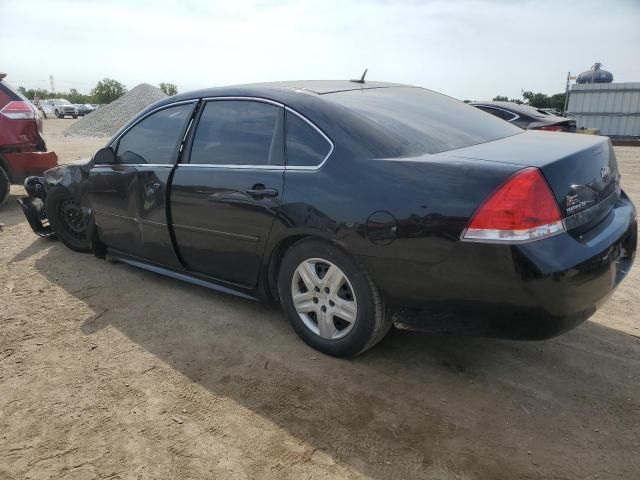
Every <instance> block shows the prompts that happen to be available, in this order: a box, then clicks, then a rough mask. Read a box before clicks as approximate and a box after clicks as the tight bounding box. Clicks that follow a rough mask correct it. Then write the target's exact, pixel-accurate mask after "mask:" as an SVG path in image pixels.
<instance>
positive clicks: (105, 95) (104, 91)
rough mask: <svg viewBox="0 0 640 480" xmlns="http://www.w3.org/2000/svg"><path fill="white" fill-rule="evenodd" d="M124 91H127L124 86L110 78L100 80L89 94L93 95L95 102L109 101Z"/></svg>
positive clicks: (118, 96) (115, 98)
mask: <svg viewBox="0 0 640 480" xmlns="http://www.w3.org/2000/svg"><path fill="white" fill-rule="evenodd" d="M125 93H127V89H126V88H125V86H124V85H123V84H122V83H120V82H118V81H117V80H113V79H111V78H105V79H102V80H100V81H99V82H98V84H97V85H96V86H95V88H94V89H93V90H91V95H93V96H94V97H95V99H96V102H97V103H111V102H113V101H114V100H117V99H118V98H120V97H121V96H122V95H124V94H125Z"/></svg>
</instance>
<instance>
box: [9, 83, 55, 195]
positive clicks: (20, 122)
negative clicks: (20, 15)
mask: <svg viewBox="0 0 640 480" xmlns="http://www.w3.org/2000/svg"><path fill="white" fill-rule="evenodd" d="M5 77H6V74H5V73H0V205H1V204H2V203H4V202H5V201H6V199H7V197H8V196H9V188H10V185H11V184H12V183H14V184H20V183H22V182H24V179H25V178H26V177H28V176H30V175H42V173H43V172H44V171H46V170H48V169H50V168H51V167H54V166H56V165H57V164H58V158H57V157H56V154H55V153H53V152H47V147H46V144H45V141H44V137H43V134H42V120H41V119H40V116H39V115H38V113H37V111H36V109H35V108H34V107H33V106H32V105H31V103H30V102H29V100H27V99H26V98H25V97H24V96H23V95H22V94H21V93H20V92H19V91H18V90H16V89H14V88H13V87H12V86H11V85H9V84H8V83H7V82H6V81H5V80H4V79H5Z"/></svg>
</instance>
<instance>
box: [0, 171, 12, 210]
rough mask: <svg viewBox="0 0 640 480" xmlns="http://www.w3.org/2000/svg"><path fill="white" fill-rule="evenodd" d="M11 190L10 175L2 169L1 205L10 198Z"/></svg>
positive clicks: (0, 180)
mask: <svg viewBox="0 0 640 480" xmlns="http://www.w3.org/2000/svg"><path fill="white" fill-rule="evenodd" d="M10 189H11V181H10V180H9V174H8V173H7V172H5V170H4V168H2V167H0V205H2V204H3V203H4V202H6V201H7V198H9V191H10Z"/></svg>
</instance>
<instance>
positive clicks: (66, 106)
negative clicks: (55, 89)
mask: <svg viewBox="0 0 640 480" xmlns="http://www.w3.org/2000/svg"><path fill="white" fill-rule="evenodd" d="M45 103H46V104H47V105H49V106H50V107H52V109H53V113H54V115H55V116H56V117H58V118H64V117H66V116H71V117H73V118H78V109H77V108H76V107H75V105H73V104H72V103H71V102H70V101H69V100H65V99H64V98H54V99H49V100H47V101H46V102H45Z"/></svg>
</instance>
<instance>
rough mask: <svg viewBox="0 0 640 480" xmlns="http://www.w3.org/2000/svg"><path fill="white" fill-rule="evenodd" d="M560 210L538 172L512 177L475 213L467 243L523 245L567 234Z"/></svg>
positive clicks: (530, 170)
mask: <svg viewBox="0 0 640 480" xmlns="http://www.w3.org/2000/svg"><path fill="white" fill-rule="evenodd" d="M564 231H565V227H564V224H563V223H562V218H561V216H560V209H559V208H558V204H557V203H556V199H555V197H554V196H553V193H551V189H550V188H549V185H548V184H547V181H546V180H545V178H544V177H543V176H542V173H540V170H538V169H537V168H534V167H531V168H525V169H524V170H521V171H519V172H517V173H516V174H514V175H512V176H511V177H510V178H509V179H508V180H507V181H506V182H505V183H503V184H502V186H500V187H499V188H498V189H497V190H496V191H495V192H493V193H492V194H491V196H490V197H489V198H488V199H487V200H485V202H484V203H483V204H482V205H481V206H480V208H479V209H478V210H477V211H476V212H475V214H474V215H473V217H472V218H471V221H470V222H469V225H468V226H467V228H466V229H465V230H464V232H462V239H463V240H471V241H480V242H498V243H521V242H528V241H531V240H537V239H540V238H544V237H549V236H551V235H555V234H557V233H560V232H564Z"/></svg>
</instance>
